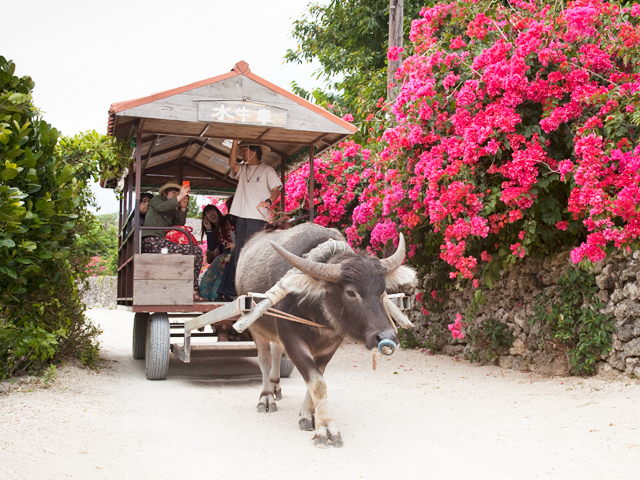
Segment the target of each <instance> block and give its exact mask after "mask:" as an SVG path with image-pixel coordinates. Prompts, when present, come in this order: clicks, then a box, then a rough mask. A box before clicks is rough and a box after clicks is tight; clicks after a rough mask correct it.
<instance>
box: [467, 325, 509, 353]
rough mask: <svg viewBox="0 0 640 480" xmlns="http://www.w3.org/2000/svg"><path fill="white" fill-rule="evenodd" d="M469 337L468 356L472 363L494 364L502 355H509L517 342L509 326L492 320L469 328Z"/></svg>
mask: <svg viewBox="0 0 640 480" xmlns="http://www.w3.org/2000/svg"><path fill="white" fill-rule="evenodd" d="M467 335H468V337H469V346H468V347H467V355H469V360H470V361H471V363H473V362H481V363H487V362H492V361H493V360H495V359H496V358H498V357H499V356H500V355H503V354H508V353H509V348H511V345H513V342H514V341H515V338H514V336H513V331H512V330H511V329H509V327H507V325H505V324H504V323H502V322H499V321H497V320H493V319H491V318H490V319H488V320H484V321H482V322H480V323H479V324H478V325H476V326H472V327H469V328H468V329H467Z"/></svg>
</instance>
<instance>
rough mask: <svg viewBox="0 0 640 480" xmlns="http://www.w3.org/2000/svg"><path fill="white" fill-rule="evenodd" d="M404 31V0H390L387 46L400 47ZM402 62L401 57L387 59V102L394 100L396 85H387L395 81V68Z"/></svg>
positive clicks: (396, 91)
mask: <svg viewBox="0 0 640 480" xmlns="http://www.w3.org/2000/svg"><path fill="white" fill-rule="evenodd" d="M403 33H404V0H390V3H389V47H402V36H403ZM401 64H402V57H401V58H400V59H398V60H397V61H395V62H392V61H391V60H389V64H388V67H387V102H389V103H391V102H393V101H395V99H396V97H397V96H398V91H399V89H398V87H397V86H394V87H389V85H390V84H392V83H393V84H395V83H397V80H396V70H398V67H400V65H401Z"/></svg>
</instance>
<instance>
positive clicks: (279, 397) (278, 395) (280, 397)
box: [275, 390, 282, 401]
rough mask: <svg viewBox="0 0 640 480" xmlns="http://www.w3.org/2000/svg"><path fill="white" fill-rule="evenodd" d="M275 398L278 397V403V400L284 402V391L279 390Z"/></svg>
mask: <svg viewBox="0 0 640 480" xmlns="http://www.w3.org/2000/svg"><path fill="white" fill-rule="evenodd" d="M275 397H276V401H277V400H282V390H278V391H277V392H276V393H275Z"/></svg>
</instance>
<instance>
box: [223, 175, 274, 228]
mask: <svg viewBox="0 0 640 480" xmlns="http://www.w3.org/2000/svg"><path fill="white" fill-rule="evenodd" d="M239 165H240V170H238V173H235V172H234V171H233V170H231V174H230V175H229V176H230V177H231V178H237V179H238V187H237V188H236V193H235V196H234V197H233V203H232V204H231V211H230V212H229V213H231V215H235V216H236V217H241V218H252V219H255V220H262V221H268V219H269V210H268V209H267V208H261V209H259V210H258V209H257V208H256V207H257V205H258V204H259V203H260V202H263V201H265V200H266V199H267V198H269V197H271V190H273V189H274V188H276V187H278V188H281V187H282V182H281V181H280V179H279V178H278V174H277V173H276V171H275V170H274V169H273V168H272V167H270V166H269V165H265V164H264V163H260V164H258V165H247V164H244V165H242V164H239ZM260 212H262V214H261V213H260Z"/></svg>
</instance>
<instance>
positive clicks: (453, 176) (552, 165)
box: [354, 0, 640, 278]
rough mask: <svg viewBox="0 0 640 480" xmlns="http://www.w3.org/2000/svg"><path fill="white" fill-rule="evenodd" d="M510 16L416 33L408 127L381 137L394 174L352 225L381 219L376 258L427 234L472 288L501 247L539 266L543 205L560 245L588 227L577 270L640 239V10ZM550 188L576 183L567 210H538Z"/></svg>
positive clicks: (464, 14) (498, 7)
mask: <svg viewBox="0 0 640 480" xmlns="http://www.w3.org/2000/svg"><path fill="white" fill-rule="evenodd" d="M511 5H512V7H511V8H507V7H504V6H502V4H500V3H499V2H498V3H497V4H496V3H495V2H494V3H489V2H486V3H485V2H482V1H478V0H466V1H461V2H452V3H450V4H439V5H436V6H434V7H432V8H425V9H423V11H422V12H421V15H422V18H420V19H418V20H415V21H414V22H413V24H412V30H411V36H410V38H411V40H412V41H413V42H414V45H413V55H409V56H407V57H406V59H405V61H404V63H403V65H402V67H401V68H400V70H399V71H398V72H397V74H396V78H397V79H398V81H399V83H400V84H401V92H400V95H399V96H398V99H397V101H396V103H395V104H394V105H393V106H392V111H393V113H395V115H396V119H397V124H396V126H394V127H393V128H391V129H388V130H387V131H386V132H385V133H384V136H383V138H384V140H385V141H386V142H387V143H388V147H387V148H386V149H385V150H384V151H383V152H382V154H381V158H382V160H383V161H384V162H386V164H387V166H386V169H389V170H386V169H382V170H381V172H382V173H383V174H385V175H384V180H385V181H384V182H383V183H382V184H379V185H377V188H373V189H370V190H369V191H368V192H365V198H363V200H364V201H365V203H364V204H363V205H362V206H360V207H358V208H357V209H356V212H357V214H358V215H354V225H358V224H364V223H367V222H370V220H371V218H374V217H376V213H377V215H378V216H379V217H380V219H379V220H378V223H377V224H376V225H374V226H373V227H371V233H372V236H371V237H372V238H371V244H372V246H374V247H375V246H376V243H377V242H384V241H385V240H386V239H388V238H393V236H392V235H390V234H389V233H388V232H390V231H391V230H392V229H393V226H395V227H396V228H395V229H393V230H394V231H395V230H401V231H404V232H408V233H409V234H411V232H412V231H413V230H414V229H416V228H417V227H420V226H421V225H423V224H424V223H425V222H428V224H429V227H430V228H431V229H432V231H433V232H434V233H436V234H438V235H440V238H441V246H440V257H441V258H442V259H443V260H444V261H446V262H447V263H449V264H450V265H451V266H452V267H453V271H452V274H451V276H452V277H458V278H473V277H474V275H477V273H478V272H477V270H476V268H477V264H478V260H479V259H482V260H483V261H491V259H492V255H490V254H489V253H488V252H487V251H486V244H487V240H483V239H485V238H487V237H488V236H489V235H495V236H496V237H497V239H498V240H506V241H505V242H501V243H503V244H506V245H511V248H510V250H506V251H505V250H499V249H498V250H499V251H498V252H496V253H497V254H498V256H499V258H501V259H505V258H508V257H510V256H515V257H517V258H520V257H523V256H525V255H526V254H527V253H529V251H530V250H531V248H530V246H529V245H528V244H529V243H531V242H535V241H536V238H537V237H536V236H535V232H536V227H538V229H539V228H540V227H539V223H540V220H539V218H538V217H535V215H539V214H538V213H536V212H539V211H540V210H541V204H542V203H544V202H547V203H544V205H543V206H544V207H545V208H547V209H548V210H549V209H551V208H552V207H553V209H552V211H551V212H545V214H544V216H543V218H544V219H545V222H546V224H547V225H548V226H552V227H553V226H557V230H555V231H556V232H557V235H563V234H564V235H567V234H565V233H563V232H567V230H568V228H569V220H573V221H581V222H582V224H583V227H582V228H583V229H584V230H583V231H584V232H585V233H584V234H583V235H584V236H586V241H585V242H584V243H583V244H582V245H581V246H579V247H578V248H575V249H574V251H573V253H572V258H573V260H574V261H576V262H579V261H581V260H582V259H583V258H585V257H586V258H588V259H590V260H593V261H595V260H599V259H601V258H603V257H604V256H605V248H606V247H607V246H609V245H612V246H615V247H618V248H620V247H622V246H625V245H629V244H631V243H632V242H633V241H635V240H636V239H637V238H638V237H639V236H640V212H639V211H638V209H637V205H638V204H639V201H640V173H639V172H640V147H638V148H633V145H634V144H637V133H636V130H637V128H635V127H634V128H632V130H629V128H628V127H627V125H629V124H636V125H637V124H640V118H639V119H635V120H634V117H632V115H633V111H634V107H635V104H636V103H637V102H638V100H639V92H640V64H638V62H637V61H636V60H635V59H634V58H636V56H637V53H638V50H639V49H640V25H639V24H638V21H637V20H636V18H635V16H636V15H637V14H638V12H640V10H638V9H637V8H635V7H634V8H635V10H634V9H626V8H621V7H620V6H619V5H617V4H613V3H607V2H602V1H598V0H578V1H574V2H569V4H568V5H567V8H566V9H564V10H559V8H560V7H557V8H558V9H554V8H555V7H554V6H553V5H552V4H546V3H536V2H530V3H528V2H524V1H515V2H511ZM479 11H481V12H482V13H478V12H479ZM629 13H631V15H629ZM461 30H462V31H465V32H466V34H465V35H462V36H457V37H456V36H454V37H452V36H451V35H447V32H451V31H461ZM452 38H453V39H452ZM443 39H448V40H446V41H445V40H443ZM574 125H575V127H574ZM572 128H573V131H572ZM632 137H633V138H632ZM559 138H560V139H561V140H558V139H559ZM631 138H632V139H631ZM628 139H631V140H628ZM563 142H564V143H563ZM558 145H564V146H566V145H568V147H567V148H565V149H564V150H563V149H561V148H558ZM391 169H393V170H391ZM390 172H393V174H392V175H389V173H390ZM553 175H556V177H553ZM550 178H556V179H559V181H561V182H565V183H569V185H570V187H571V188H570V195H569V196H568V198H566V199H565V202H566V203H565V204H564V205H562V204H559V203H558V202H555V203H548V201H547V199H546V198H543V199H540V198H539V197H540V196H541V195H546V193H547V191H546V190H545V188H548V185H549V179H550ZM367 194H368V195H367ZM380 199H382V201H381V202H380ZM380 204H381V206H382V208H380V207H379V205H380ZM566 212H568V213H569V214H571V215H572V217H570V216H569V215H567V213H566ZM563 216H564V219H563ZM416 218H418V219H423V220H416ZM536 219H537V221H536ZM381 229H382V230H384V232H385V234H383V235H381V234H377V232H378V230H381ZM525 230H526V231H527V232H528V233H527V235H525ZM578 230H580V225H579V223H577V222H575V228H574V229H573V231H574V232H575V231H578ZM360 233H361V234H362V232H360ZM374 233H376V240H375V242H374ZM394 235H395V233H394ZM584 236H583V238H584ZM516 237H519V238H516ZM567 238H569V237H567ZM574 238H575V237H574ZM414 241H417V239H415V240H414ZM416 243H417V242H416ZM491 243H494V241H493V240H492V241H491ZM481 246H482V247H483V248H479V247H481ZM480 252H482V255H481V256H480ZM492 253H493V252H492ZM476 257H480V258H476ZM511 261H513V260H511Z"/></svg>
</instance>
